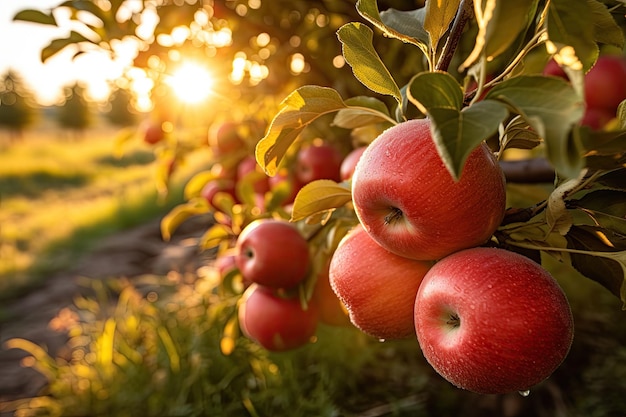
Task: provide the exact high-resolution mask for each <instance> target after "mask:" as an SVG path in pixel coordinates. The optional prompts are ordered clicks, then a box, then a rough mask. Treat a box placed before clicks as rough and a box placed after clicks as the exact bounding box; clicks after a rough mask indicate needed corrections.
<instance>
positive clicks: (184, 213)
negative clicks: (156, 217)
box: [161, 198, 209, 241]
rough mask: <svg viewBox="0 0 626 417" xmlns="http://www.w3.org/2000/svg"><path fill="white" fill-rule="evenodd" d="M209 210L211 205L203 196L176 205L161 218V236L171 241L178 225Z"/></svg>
mask: <svg viewBox="0 0 626 417" xmlns="http://www.w3.org/2000/svg"><path fill="white" fill-rule="evenodd" d="M208 211H209V206H208V205H207V204H206V200H205V199H203V198H199V199H194V200H191V201H189V202H187V203H184V204H180V205H178V206H176V207H174V208H173V209H172V210H170V212H169V213H167V214H166V215H165V216H164V217H163V219H161V236H163V240H165V241H169V240H170V239H171V238H172V234H174V231H176V229H177V228H178V226H180V225H181V224H182V223H183V222H184V221H185V220H187V219H188V218H190V217H193V216H197V215H199V214H204V213H207V212H208Z"/></svg>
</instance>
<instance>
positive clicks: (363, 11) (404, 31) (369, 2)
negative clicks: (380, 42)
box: [356, 0, 428, 55]
mask: <svg viewBox="0 0 626 417" xmlns="http://www.w3.org/2000/svg"><path fill="white" fill-rule="evenodd" d="M356 9H357V11H358V12H359V14H360V15H361V16H363V17H364V18H365V19H366V20H367V21H369V22H370V23H371V24H373V25H374V26H375V27H377V28H378V29H380V30H381V31H382V32H383V33H384V34H385V35H386V36H388V37H390V38H395V39H399V40H401V41H402V42H405V43H410V44H413V45H416V46H417V47H419V48H420V49H421V50H422V52H424V53H425V54H426V55H428V33H426V31H425V30H424V29H423V22H424V14H425V11H424V10H423V9H418V10H413V11H408V12H401V11H399V10H394V9H389V10H386V11H384V12H382V13H379V12H378V4H377V2H376V0H358V1H357V3H356Z"/></svg>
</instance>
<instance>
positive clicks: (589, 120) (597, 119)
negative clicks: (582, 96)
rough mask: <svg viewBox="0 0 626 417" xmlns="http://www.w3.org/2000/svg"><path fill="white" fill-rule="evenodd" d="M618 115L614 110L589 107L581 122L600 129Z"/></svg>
mask: <svg viewBox="0 0 626 417" xmlns="http://www.w3.org/2000/svg"><path fill="white" fill-rule="evenodd" d="M615 117H616V112H615V111H613V110H607V109H601V108H594V107H587V108H586V109H585V113H584V114H583V118H582V120H581V121H580V124H581V125H583V126H589V127H590V128H592V129H594V130H600V129H602V128H603V127H604V126H606V125H607V124H608V123H609V122H610V121H611V120H613V119H614V118H615Z"/></svg>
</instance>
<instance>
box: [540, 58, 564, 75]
mask: <svg viewBox="0 0 626 417" xmlns="http://www.w3.org/2000/svg"><path fill="white" fill-rule="evenodd" d="M543 75H552V76H554V77H561V78H564V79H566V80H569V77H568V76H567V74H566V73H565V71H563V68H561V66H560V65H559V64H557V62H556V61H555V60H554V59H550V60H549V61H548V63H547V64H546V66H545V67H544V69H543Z"/></svg>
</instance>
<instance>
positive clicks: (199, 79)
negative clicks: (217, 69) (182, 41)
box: [168, 62, 214, 104]
mask: <svg viewBox="0 0 626 417" xmlns="http://www.w3.org/2000/svg"><path fill="white" fill-rule="evenodd" d="M213 83H214V79H213V74H211V71H210V70H209V69H208V68H207V67H206V66H204V65H201V64H199V63H196V62H186V63H184V64H182V65H181V66H179V67H178V68H177V69H176V70H175V71H174V72H173V73H172V75H171V76H170V77H169V78H168V84H169V85H170V87H171V88H172V90H173V91H174V94H176V96H177V97H178V99H179V100H180V101H182V102H184V103H189V104H197V103H200V102H202V101H204V100H206V99H207V98H208V97H209V95H210V94H211V92H212V90H213Z"/></svg>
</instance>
